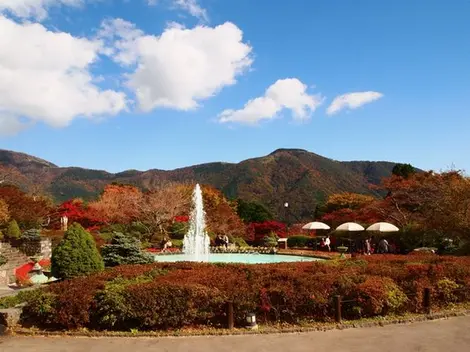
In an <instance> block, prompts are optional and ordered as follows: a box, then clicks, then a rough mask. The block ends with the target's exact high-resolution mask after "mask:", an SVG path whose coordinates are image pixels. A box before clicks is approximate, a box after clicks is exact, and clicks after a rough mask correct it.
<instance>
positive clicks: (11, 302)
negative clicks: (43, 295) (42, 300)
mask: <svg viewBox="0 0 470 352" xmlns="http://www.w3.org/2000/svg"><path fill="white" fill-rule="evenodd" d="M36 295H38V290H29V291H19V292H18V293H17V294H16V295H14V296H7V297H2V298H0V309H6V308H13V307H15V306H17V305H18V304H21V303H25V302H27V301H28V300H30V299H32V298H33V297H36Z"/></svg>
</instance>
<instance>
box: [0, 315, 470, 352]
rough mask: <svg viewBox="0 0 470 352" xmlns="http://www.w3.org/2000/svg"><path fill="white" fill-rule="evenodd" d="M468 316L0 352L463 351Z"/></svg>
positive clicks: (469, 342)
mask: <svg viewBox="0 0 470 352" xmlns="http://www.w3.org/2000/svg"><path fill="white" fill-rule="evenodd" d="M469 331H470V317H458V318H451V319H448V320H437V321H428V322H422V323H413V324H408V325H389V326H386V327H374V328H361V329H347V330H342V331H341V330H332V331H326V332H310V333H299V334H281V335H249V336H247V335H245V336H214V337H179V338H169V337H167V338H154V339H150V338H78V337H76V338H73V337H47V338H46V337H42V338H41V337H7V338H3V339H1V340H0V352H13V351H21V352H33V351H34V352H36V351H41V352H42V351H47V352H62V351H64V352H75V351H76V352H78V351H80V352H127V351H133V352H150V351H152V352H154V351H162V352H163V351H171V352H212V351H214V352H225V351H243V352H245V351H246V352H249V351H256V352H264V351H269V352H285V351H299V352H302V351H308V352H312V351H328V352H340V351H344V352H355V351H358V352H359V351H360V352H372V351H374V352H377V351H380V352H386V351H399V352H411V351H420V352H422V351H436V352H437V351H439V352H442V351H444V352H453V351H459V352H460V351H469V350H470V334H469Z"/></svg>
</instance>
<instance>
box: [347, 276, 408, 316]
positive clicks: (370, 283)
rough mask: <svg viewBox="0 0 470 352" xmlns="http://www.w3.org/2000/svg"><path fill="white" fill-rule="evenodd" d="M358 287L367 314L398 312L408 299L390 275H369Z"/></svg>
mask: <svg viewBox="0 0 470 352" xmlns="http://www.w3.org/2000/svg"><path fill="white" fill-rule="evenodd" d="M356 289H357V294H358V296H359V302H360V303H361V306H362V309H363V312H364V313H365V314H366V315H367V316H370V315H379V314H386V313H388V312H397V311H399V310H400V308H401V307H402V306H404V305H405V303H406V302H407V301H408V298H407V296H406V295H405V294H404V293H403V291H402V290H401V289H400V288H399V287H398V286H397V284H396V283H395V282H393V280H392V279H390V278H388V277H379V276H370V277H367V278H366V279H365V281H364V282H363V283H361V284H359V285H358V286H357V288H356Z"/></svg>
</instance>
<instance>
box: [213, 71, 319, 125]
mask: <svg viewBox="0 0 470 352" xmlns="http://www.w3.org/2000/svg"><path fill="white" fill-rule="evenodd" d="M322 102H323V98H322V97H321V96H320V95H319V94H316V95H310V94H308V93H307V86H306V85H305V84H303V83H302V82H301V81H300V80H298V79H297V78H286V79H280V80H278V81H276V82H275V83H274V84H273V85H271V86H270V87H269V88H268V89H267V90H266V92H265V94H264V96H262V97H258V98H255V99H253V100H250V101H248V102H247V103H246V104H245V106H244V107H243V109H240V110H232V109H228V110H224V111H223V112H222V113H221V114H219V116H218V119H219V121H220V122H222V123H224V122H238V123H244V124H256V123H257V122H259V121H261V120H270V119H273V118H275V117H276V116H277V114H278V113H279V112H280V111H282V110H283V109H289V110H291V112H292V116H293V118H294V119H295V120H300V121H302V120H306V119H308V118H309V117H310V116H311V114H312V113H313V112H314V111H315V110H316V108H317V107H318V106H320V105H321V104H322Z"/></svg>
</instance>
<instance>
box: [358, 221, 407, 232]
mask: <svg viewBox="0 0 470 352" xmlns="http://www.w3.org/2000/svg"><path fill="white" fill-rule="evenodd" d="M366 231H377V232H397V231H400V229H399V228H398V227H396V226H395V225H393V224H390V223H388V222H376V223H375V224H372V225H370V226H369V227H368V228H367V230H366Z"/></svg>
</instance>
